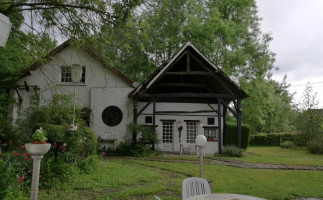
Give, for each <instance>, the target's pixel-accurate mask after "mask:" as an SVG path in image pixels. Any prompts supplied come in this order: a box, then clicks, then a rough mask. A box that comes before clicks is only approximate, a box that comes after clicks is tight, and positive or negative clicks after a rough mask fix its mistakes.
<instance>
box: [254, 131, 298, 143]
mask: <svg viewBox="0 0 323 200" xmlns="http://www.w3.org/2000/svg"><path fill="white" fill-rule="evenodd" d="M295 136H296V134H292V133H258V134H255V135H251V136H250V146H280V143H281V142H285V141H294V140H295Z"/></svg>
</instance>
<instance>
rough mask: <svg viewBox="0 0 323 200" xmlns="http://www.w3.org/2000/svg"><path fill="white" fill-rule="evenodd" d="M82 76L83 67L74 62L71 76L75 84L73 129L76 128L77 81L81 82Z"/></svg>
mask: <svg viewBox="0 0 323 200" xmlns="http://www.w3.org/2000/svg"><path fill="white" fill-rule="evenodd" d="M81 76H82V67H81V65H79V64H73V65H72V67H71V77H72V82H73V83H74V84H75V85H74V105H73V124H72V126H73V127H72V129H73V130H76V127H75V104H76V85H77V83H79V82H80V79H81Z"/></svg>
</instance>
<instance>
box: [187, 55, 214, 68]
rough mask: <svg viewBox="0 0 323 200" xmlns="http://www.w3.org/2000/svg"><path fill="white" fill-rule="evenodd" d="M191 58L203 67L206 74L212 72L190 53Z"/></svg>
mask: <svg viewBox="0 0 323 200" xmlns="http://www.w3.org/2000/svg"><path fill="white" fill-rule="evenodd" d="M191 57H192V58H194V60H195V61H196V62H197V63H198V64H199V65H200V66H201V67H203V68H204V69H205V70H206V71H208V72H212V70H210V69H209V68H208V67H207V66H206V65H205V64H204V63H202V62H201V61H200V59H198V58H196V56H194V55H193V54H192V53H191Z"/></svg>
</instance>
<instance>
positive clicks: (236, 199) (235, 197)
mask: <svg viewBox="0 0 323 200" xmlns="http://www.w3.org/2000/svg"><path fill="white" fill-rule="evenodd" d="M187 200H266V199H262V198H258V197H252V196H247V195H242V194H225V193H215V194H204V195H197V196H193V197H190V198H188V199H187Z"/></svg>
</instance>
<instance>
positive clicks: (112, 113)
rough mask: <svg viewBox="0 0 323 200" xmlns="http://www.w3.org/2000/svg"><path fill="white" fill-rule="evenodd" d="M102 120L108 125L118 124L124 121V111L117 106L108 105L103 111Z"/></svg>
mask: <svg viewBox="0 0 323 200" xmlns="http://www.w3.org/2000/svg"><path fill="white" fill-rule="evenodd" d="M102 120H103V122H104V123H105V124H106V125H108V126H116V125H118V124H120V122H121V121H122V111H121V109H120V108H118V107H117V106H109V107H106V108H105V109H104V110H103V112H102Z"/></svg>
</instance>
